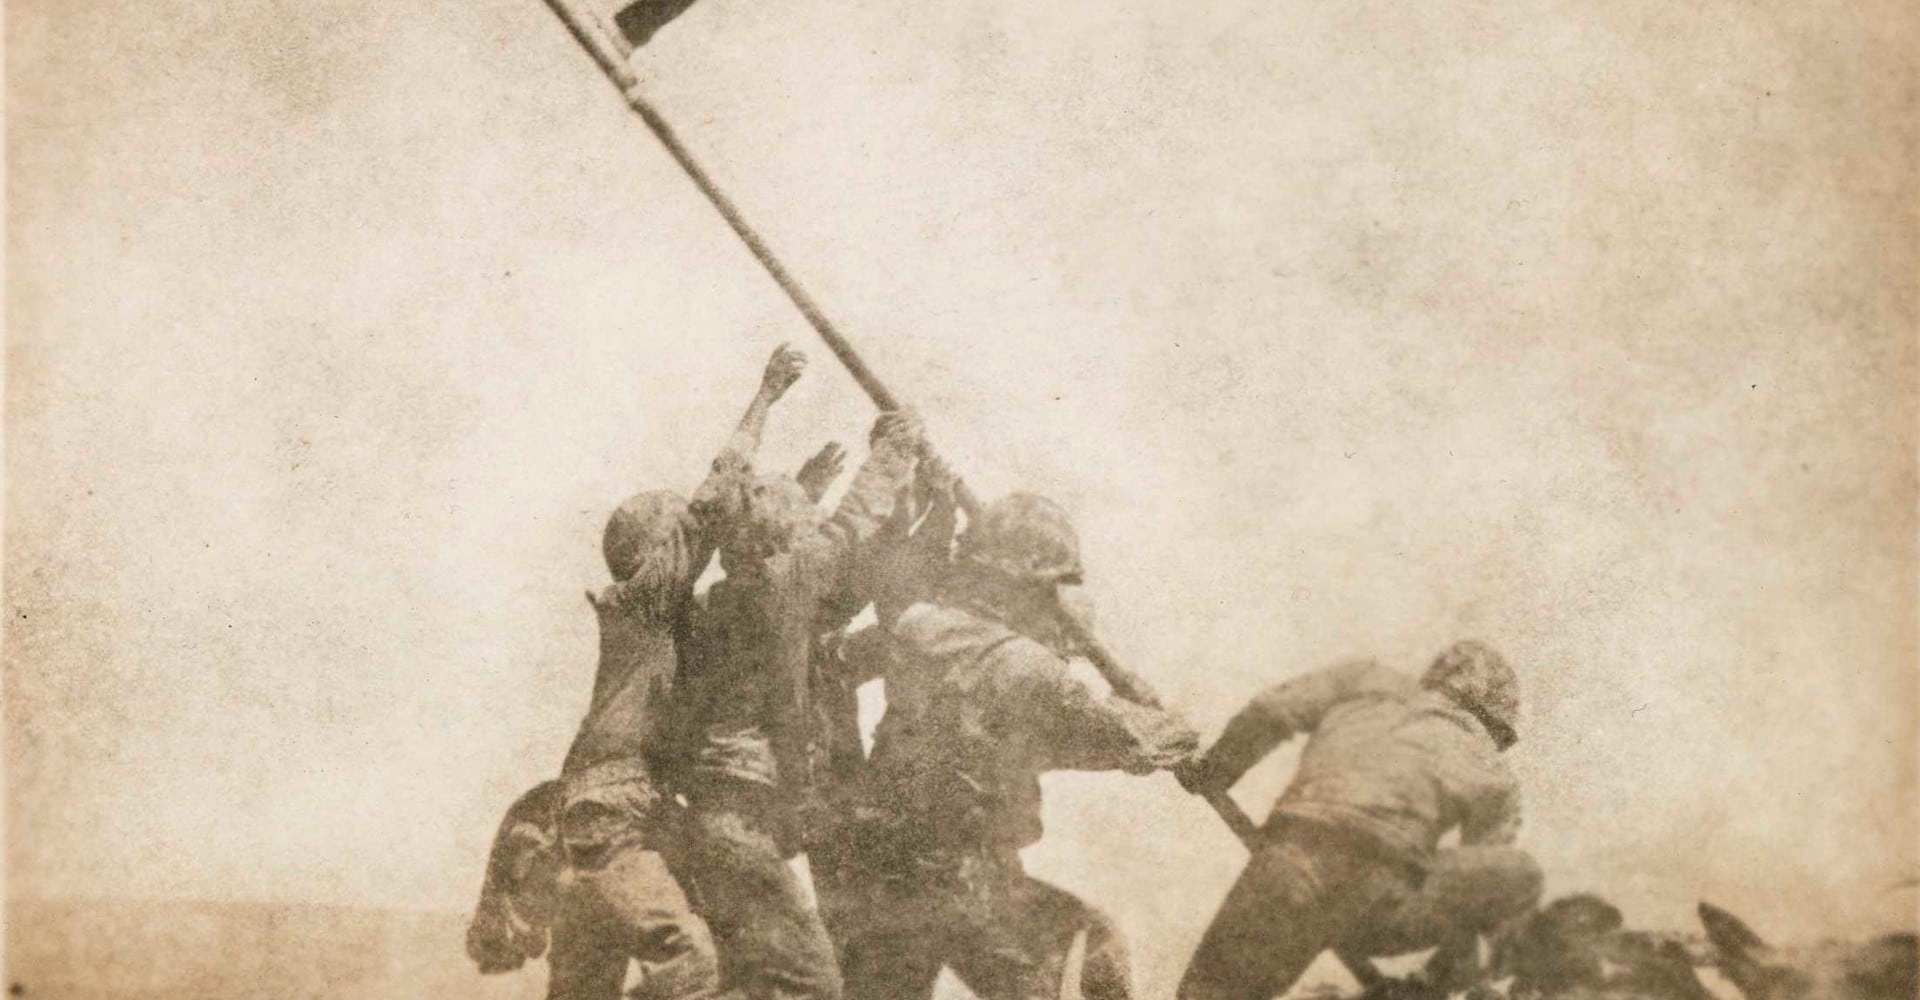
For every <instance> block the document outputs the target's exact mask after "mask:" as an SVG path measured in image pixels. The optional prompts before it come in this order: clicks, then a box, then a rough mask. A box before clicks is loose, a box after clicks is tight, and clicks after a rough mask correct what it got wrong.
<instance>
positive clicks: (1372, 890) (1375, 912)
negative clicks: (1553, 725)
mask: <svg viewBox="0 0 1920 1000" xmlns="http://www.w3.org/2000/svg"><path fill="white" fill-rule="evenodd" d="M1518 713H1519V689H1518V685H1517V682H1516V681H1515V679H1514V675H1513V671H1512V669H1511V668H1509V667H1508V666H1507V664H1506V662H1505V661H1504V660H1502V659H1501V658H1500V655H1499V654H1498V653H1496V652H1494V651H1493V650H1492V649H1491V648H1489V647H1487V646H1485V645H1483V644H1481V643H1478V642H1472V641H1466V642H1460V643H1457V644H1455V645H1454V646H1453V647H1452V648H1450V649H1448V650H1447V651H1446V652H1445V653H1442V654H1441V655H1440V657H1439V658H1438V659H1436V660H1434V662H1433V664H1432V666H1430V667H1429V668H1428V669H1427V672H1426V674H1425V675H1424V676H1423V677H1422V678H1421V679H1420V680H1419V681H1418V682H1416V681H1414V680H1413V679H1412V678H1410V677H1408V676H1406V675H1404V674H1401V673H1398V672H1396V671H1393V670H1389V669H1387V668H1386V667H1383V666H1380V665H1378V664H1376V663H1373V662H1371V661H1354V662H1348V663H1343V664H1339V665H1336V666H1333V667H1330V668H1327V669H1325V670H1321V671H1318V672H1316V673H1312V674H1308V675H1306V676H1305V677H1301V678H1299V679H1297V680H1293V681H1289V682H1287V683H1284V684H1280V685H1277V686H1275V687H1272V688H1269V689H1268V690H1267V691H1265V692H1263V693H1262V694H1261V695H1260V696H1259V697H1258V698H1255V699H1254V701H1253V703H1252V704H1251V705H1249V706H1247V708H1246V709H1244V710H1243V711H1241V713H1240V714H1239V715H1237V716H1235V717H1234V719H1233V721H1231V722H1230V723H1228V725H1227V728H1226V730H1225V731H1224V732H1223V733H1222V734H1221V736H1220V739H1219V741H1218V742H1216V743H1215V744H1214V745H1213V747H1212V749H1210V750H1208V751H1207V753H1206V754H1205V755H1204V757H1202V758H1200V759H1199V760H1198V761H1196V762H1195V763H1193V764H1191V765H1188V766H1185V767H1182V768H1181V769H1180V770H1179V771H1178V772H1177V773H1178V775H1179V777H1180V779H1181V783H1182V784H1184V785H1186V787H1187V788H1188V789H1189V790H1191V791H1194V792H1199V793H1204V792H1210V791H1224V790H1226V789H1228V788H1231V787H1232V786H1233V784H1234V783H1235V782H1237V781H1238V780H1239V779H1240V777H1241V775H1243V774H1245V773H1246V771H1247V770H1248V769H1249V768H1251V767H1252V766H1253V765H1254V764H1255V763H1257V762H1258V761H1259V760H1260V759H1261V758H1262V757H1265V756H1266V755H1267V754H1268V753H1269V752H1270V751H1272V750H1273V749H1274V748H1275V747H1277V746H1279V745H1280V744H1282V743H1284V742H1286V741H1287V740H1288V739H1290V738H1291V737H1292V736H1293V735H1294V734H1296V733H1312V734H1313V735H1312V737H1311V739H1309V741H1308V742H1307V746H1306V749H1305V751H1304V752H1303V753H1302V755H1301V758H1300V768H1299V772H1298V773H1297V774H1296V775H1295V777H1294V779H1293V783H1292V784H1291V785H1290V786H1289V787H1288V788H1287V791H1286V792H1285V793H1284V794H1283V795H1282V796H1281V798H1280V801H1279V802H1278V803H1277V804H1276V805H1275V807H1274V810H1273V815H1272V817H1271V818H1270V819H1269V820H1268V822H1267V826H1266V830H1265V835H1266V836H1265V843H1264V844H1263V845H1262V846H1260V847H1258V848H1257V849H1256V850H1255V851H1254V854H1253V857H1252V858H1251V859H1250V860H1249V861H1248V862H1247V867H1246V870H1245V871H1244V872H1243V873H1242V874H1241V876H1240V880H1239V881H1238V882H1237V883H1236V884H1235V885H1234V887H1233V889H1232V891H1231V892H1229V893H1228V895H1227V898H1226V900H1225V901H1224V902H1223V903H1221V904H1220V911H1219V913H1217V914H1216V915H1215V916H1214V918H1213V924H1212V926H1210V927H1208V928H1207V932H1206V935H1205V936H1204V937H1203V938H1202V939H1201V942H1200V948H1199V951H1198V952H1197V953H1196V954H1195V955H1194V957H1193V961H1192V963H1191V964H1190V965H1189V966H1188V967H1187V972H1186V976H1185V978H1184V979H1183V980H1182V982H1181V984H1180V991H1179V996H1180V997H1181V1000H1226V998H1233V1000H1268V998H1271V997H1277V996H1279V995H1281V994H1283V993H1285V992H1286V991H1287V990H1288V989H1289V988H1290V987H1291V986H1292V985H1293V984H1294V981H1295V980H1297V979H1298V978H1299V977H1300V974H1301V973H1302V972H1304V971H1306V968H1307V966H1308V965H1309V964H1310V963H1312V961H1313V960H1314V958H1315V957H1317V956H1318V955H1319V954H1320V953H1321V952H1322V951H1325V950H1326V949H1328V948H1333V949H1335V950H1336V952H1337V953H1338V954H1339V955H1340V956H1341V958H1342V959H1343V960H1344V961H1346V962H1347V963H1348V964H1349V966H1350V967H1354V971H1355V973H1356V974H1357V975H1359V976H1360V978H1362V979H1363V980H1370V979H1373V978H1374V977H1375V976H1377V973H1375V972H1374V971H1373V968H1372V965H1371V963H1370V962H1369V961H1367V959H1368V958H1369V957H1370V956H1378V955H1388V954H1399V953H1403V952H1410V951H1416V950H1423V949H1426V948H1433V947H1438V948H1439V949H1440V950H1439V952H1437V953H1436V955H1435V956H1434V959H1433V960H1432V961H1431V962H1430V963H1429V966H1428V978H1429V979H1430V980H1434V982H1433V983H1432V985H1435V986H1436V987H1438V988H1439V989H1440V990H1441V992H1442V994H1443V995H1444V992H1445V991H1446V989H1447V988H1448V987H1457V986H1459V985H1463V984H1462V983H1461V982H1460V980H1461V979H1465V980H1466V981H1469V982H1470V981H1471V977H1472V975H1473V972H1474V970H1473V968H1472V963H1473V961H1474V956H1475V954H1476V952H1477V940H1478V939H1477V935H1478V934H1480V933H1484V932H1487V931H1490V930H1492V929H1494V927H1495V926H1496V925H1498V924H1500V923H1501V922H1502V921H1504V920H1507V919H1509V918H1512V917H1515V916H1518V915H1520V914H1522V913H1524V912H1526V911H1527V910H1529V909H1531V908H1532V907H1533V906H1534V905H1535V904H1536V903H1537V902H1538V901H1539V898H1540V889H1541V875H1540V869H1539V866H1538V865H1536V864H1535V863H1534V861H1533V859H1532V858H1531V857H1529V856H1528V855H1527V854H1525V853H1524V852H1522V851H1520V850H1518V849H1516V848H1513V847H1510V846H1507V845H1510V844H1511V843H1512V841H1513V839H1514V836H1515V834H1516V833H1517V832H1518V829H1519V825H1520V796H1519V787H1518V785H1517V784H1516V783H1515V781H1514V778H1513V775H1512V773H1511V772H1510V771H1509V770H1508V769H1507V765H1506V762H1505V761H1504V760H1502V759H1501V757H1500V753H1501V751H1504V750H1505V749H1507V748H1508V747H1510V746H1512V745H1513V742H1514V738H1515V736H1514V724H1515V720H1516V717H1517V715H1518ZM1455 828H1457V829H1458V830H1459V833H1460V845H1461V846H1460V847H1459V848H1457V849H1454V850H1448V851H1437V850H1436V849H1437V847H1438V844H1439V842H1440V839H1441V837H1442V835H1444V834H1446V833H1447V832H1449V831H1450V830H1453V829H1455Z"/></svg>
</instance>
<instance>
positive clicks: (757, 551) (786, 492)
mask: <svg viewBox="0 0 1920 1000" xmlns="http://www.w3.org/2000/svg"><path fill="white" fill-rule="evenodd" d="M871 444H872V450H871V452H870V453H869V455H868V457H867V460H866V462H865V463H864V464H863V465H862V466H861V468H860V471H859V472H858V473H857V474H856V475H855V476H854V479H853V482H852V483H851V484H850V485H849V487H848V489H847V493H846V495H845V496H844V497H843V498H842V500H841V502H840V504H839V507H838V508H837V509H836V510H835V512H834V513H833V515H832V516H831V517H827V518H822V517H821V516H820V515H819V513H818V512H817V510H816V509H815V507H814V504H813V500H812V498H811V497H810V496H808V494H807V491H805V490H804V489H802V488H801V487H800V486H799V485H798V484H797V483H795V482H793V481H792V480H784V479H767V478H756V477H754V476H753V475H752V474H751V470H750V469H741V470H737V472H738V474H737V475H736V476H735V477H734V478H733V479H732V481H731V484H730V486H729V487H728V488H729V489H730V490H731V491H732V494H733V498H734V499H733V500H732V505H733V507H734V508H735V509H736V510H737V511H738V515H737V516H736V517H735V518H734V519H733V520H732V521H731V522H729V523H728V525H727V527H726V529H725V531H724V533H723V535H722V537H721V540H720V558H721V565H722V566H723V567H724V568H725V570H726V572H727V576H726V579H724V580H722V581H721V582H719V583H716V584H715V585H714V586H713V588H712V590H711V591H710V592H709V594H708V597H707V622H708V628H709V639H710V641H709V642H707V643H704V644H703V646H702V650H703V651H702V652H701V653H700V654H699V655H697V656H696V657H694V658H692V659H691V660H689V670H688V673H687V686H686V688H685V695H686V698H685V705H686V714H687V719H688V726H689V729H690V731H691V732H693V733H694V734H695V739H694V751H693V753H692V755H691V758H690V760H689V766H688V768H687V772H686V782H685V785H684V787H685V789H686V792H687V795H688V799H689V804H690V806H691V818H692V821H693V826H694V832H693V837H692V845H691V853H690V862H691V866H692V870H693V871H694V873H695V878H696V880H697V881H698V883H699V887H700V892H701V899H702V905H703V912H704V913H705V915H706V916H707V919H708V920H709V921H710V923H711V924H712V926H713V929H714V932H715V935H716V938H717V940H718V942H719V946H720V955H721V961H722V963H723V966H724V973H725V979H726V980H727V982H728V983H729V984H731V985H732V986H734V987H737V988H738V989H739V990H740V991H742V992H743V993H745V994H746V995H747V996H748V997H751V998H754V1000H764V998H775V997H779V998H786V997H806V998H823V1000H835V998H838V997H839V995H840V989H841V987H840V975H839V970H838V967H837V964H836V962H835V961H834V953H833V946H832V944H831V942H830V940H829V938H828V936H827V933H826V930H825V927H824V926H823V924H822V921H821V918H820V915H819V912H818V911H817V910H816V909H815V908H814V907H813V906H811V905H810V904H809V902H808V899H807V893H806V891H805V888H804V887H803V886H802V884H801V882H800V880H799V879H798V877H797V876H796V875H795V874H794V872H793V871H792V870H791V869H790V868H789V867H788V866H787V864H786V861H787V859H788V858H790V857H792V856H794V855H795V854H797V853H798V852H800V851H802V850H804V848H805V843H806V839H807V835H808V831H809V829H810V828H811V827H812V826H813V825H814V822H815V820H816V819H817V818H818V816H819V813H820V812H821V804H820V803H819V802H818V800H817V799H816V792H817V791H818V790H819V785H820V783H821V781H822V779H823V777H824V775H825V772H826V771H827V768H828V756H829V747H828V745H827V744H828V740H827V738H826V736H827V734H826V733H824V732H822V727H821V724H820V719H819V709H820V706H818V705H816V704H815V703H814V700H813V696H814V694H815V693H816V691H817V690H818V685H817V684H816V682H815V678H814V671H815V669H816V667H817V665H818V659H819V657H818V652H819V651H818V648H817V644H818V642H819V640H820V637H821V636H822V635H823V634H826V633H830V632H832V631H834V630H835V629H837V628H838V627H840V626H842V625H844V624H846V622H847V621H848V620H849V619H851V618H852V617H853V616H854V615H855V614H856V613H857V612H858V611H859V610H860V605H862V604H863V603H864V601H863V600H862V599H860V598H859V597H857V596H856V597H852V598H849V594H857V592H858V588H857V587H855V586H854V575H855V573H854V571H855V568H856V567H857V566H859V565H861V564H862V562H863V553H864V551H865V549H866V548H867V547H868V546H869V544H870V543H871V542H872V541H873V540H874V538H875V537H876V536H877V535H878V534H879V532H880V529H881V527H882V525H883V524H885V523H886V522H887V520H888V519H889V517H890V515H891V514H892V512H893V506H894V503H895V500H896V498H897V496H898V495H899V494H900V492H901V491H902V489H903V487H904V486H905V485H906V482H907V477H908V475H909V474H910V473H911V472H912V470H913V466H914V462H915V461H916V459H917V458H918V456H919V454H920V452H921V450H922V448H923V443H922V440H921V432H920V428H919V423H918V420H917V419H916V418H913V417H912V416H911V415H909V414H903V413H886V414H882V415H881V417H880V419H879V420H878V421H877V422H876V423H875V426H874V432H873V435H872V440H871Z"/></svg>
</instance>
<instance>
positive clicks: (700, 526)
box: [690, 344, 807, 577]
mask: <svg viewBox="0 0 1920 1000" xmlns="http://www.w3.org/2000/svg"><path fill="white" fill-rule="evenodd" d="M806 368H807V356H806V354H805V353H803V352H801V351H799V350H796V349H794V348H792V347H789V346H788V345H786V344H781V345H780V346H779V347H776V348H774V351H773V356H772V357H769V358H768V359H767V366H766V368H765V369H764V370H763V371H762V372H761V373H760V387H759V388H758V389H756V390H755V391H754V394H753V399H752V400H750V401H749V402H748V403H747V410H746V412H745V413H743V414H741V415H740V422H739V423H738V424H737V425H735V427H734V429H733V435H732V436H731V437H729V438H727V443H726V444H725V445H724V446H722V447H721V449H720V454H719V455H716V456H715V457H714V459H713V468H712V470H711V471H710V472H708V474H707V478H706V481H705V482H702V483H701V484H700V488H699V489H698V490H696V491H695V492H694V494H693V503H692V504H691V505H690V506H691V509H692V511H693V517H694V524H695V531H694V533H693V534H694V545H693V549H694V551H693V559H692V560H691V562H692V566H693V569H692V573H693V575H694V576H695V577H698V576H699V575H700V574H701V573H702V572H704V571H705V570H706V566H707V562H708V561H709V560H710V559H712V558H713V550H714V547H715V546H716V545H717V544H718V543H719V539H720V533H721V527H722V526H723V525H725V524H729V523H733V522H735V521H737V519H738V518H739V516H740V515H741V513H742V512H744V511H745V510H746V506H747V498H748V497H749V496H750V495H751V494H752V491H753V458H754V455H755V453H757V452H758V451H759V450H760V438H761V436H762V435H763V434H764V433H765V432H766V429H767V414H768V413H769V412H771V411H772V409H773V404H775V403H777V402H779V401H780V397H782V396H784V395H786V393H787V390H788V389H791V388H793V384H794V383H795V382H798V381H799V380H800V375H801V373H803V372H805V371H806Z"/></svg>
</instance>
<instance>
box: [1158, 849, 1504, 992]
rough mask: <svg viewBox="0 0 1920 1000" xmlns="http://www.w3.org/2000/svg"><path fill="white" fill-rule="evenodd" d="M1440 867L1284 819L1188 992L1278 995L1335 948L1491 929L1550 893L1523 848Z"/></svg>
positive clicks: (1185, 983)
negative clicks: (1424, 867)
mask: <svg viewBox="0 0 1920 1000" xmlns="http://www.w3.org/2000/svg"><path fill="white" fill-rule="evenodd" d="M1430 871H1431V874H1430V876H1429V877H1427V878H1426V879H1424V880H1422V879H1421V877H1420V876H1419V874H1418V873H1417V872H1415V871H1414V870H1412V869H1410V868H1409V867H1407V866H1404V865H1400V864H1396V863H1394V862H1393V861H1391V860H1388V859H1387V858H1386V857H1384V856H1383V855H1382V854H1381V853H1380V852H1379V851H1377V850H1374V849H1371V848H1370V847H1369V846H1368V845H1367V844H1366V842H1365V841H1363V840H1362V839H1361V838H1358V837H1355V836H1351V835H1347V834H1345V833H1344V832H1343V831H1339V830H1333V829H1330V828H1326V827H1321V826H1317V825H1313V824H1306V823H1288V822H1282V823H1280V824H1278V825H1277V827H1276V828H1274V829H1273V830H1272V831H1271V832H1270V833H1269V834H1268V840H1267V842H1266V843H1265V844H1264V845H1263V846H1262V847H1261V848H1260V849H1259V850H1258V851H1256V852H1255V854H1254V855H1253V857H1252V858H1251V859H1249V860H1248V862H1247V867H1246V870H1245V871H1244V872H1242V873H1241V875H1240V880H1239V881H1238V882H1236V883H1235V884H1234V886H1233V888H1232V889H1231V890H1230V891H1229V892H1228V893H1227V898H1226V900H1225V901H1224V902H1222V903H1221V904H1220V910H1219V912H1218V913H1216V914H1215V915H1214V918H1213V923H1212V925H1211V926H1209V927H1208V928H1207V931H1206V934H1205V935H1204V936H1203V937H1202V938H1201V940H1200V948H1199V950H1198V951H1197V952H1196V953H1195V954H1194V956H1193V961H1192V962H1191V963H1190V964H1189V965H1188V966H1187V972H1186V976H1185V977H1184V978H1183V979H1182V980H1181V982H1180V990H1179V994H1178V995H1179V997H1180V1000H1270V998H1272V997H1277V996H1279V995H1281V994H1282V993H1285V992H1286V991H1287V990H1288V989H1289V988H1291V987H1292V986H1293V984H1294V982H1295V981H1296V980H1298V979H1299V978H1300V974H1301V973H1303V972H1305V971H1306V969H1307V966H1308V965H1310V964H1312V963H1313V960H1314V959H1315V958H1317V957H1319V955H1320V953H1321V952H1323V951H1325V950H1327V949H1328V948H1336V947H1337V948H1339V949H1340V951H1341V952H1342V953H1343V954H1350V955H1367V956H1378V955H1390V954H1400V953H1404V952H1408V951H1417V950H1422V949H1424V948H1430V947H1435V946H1441V947H1443V949H1444V948H1445V947H1446V946H1447V945H1449V944H1451V943H1453V942H1458V941H1460V940H1463V939H1464V940H1465V941H1467V942H1468V943H1471V942H1472V941H1473V935H1475V934H1478V933H1481V932H1483V931H1486V930H1491V929H1492V928H1493V927H1494V926H1496V925H1497V924H1499V923H1500V922H1501V921H1502V920H1505V919H1507V918H1509V917H1512V916H1515V915H1517V914H1519V913H1522V912H1525V911H1526V910H1527V909H1529V908H1530V907H1532V906H1533V905H1534V903H1536V902H1537V901H1538V900H1539V897H1540V885H1541V882H1540V869H1539V867H1538V866H1537V865H1536V864H1534V862H1533V860H1532V859H1531V858H1529V857H1528V856H1527V855H1526V854H1525V853H1524V852H1521V851H1518V850H1515V849H1512V848H1461V849H1458V850H1454V851H1443V852H1440V856H1439V857H1437V858H1436V860H1435V862H1434V864H1433V867H1432V868H1431V869H1430Z"/></svg>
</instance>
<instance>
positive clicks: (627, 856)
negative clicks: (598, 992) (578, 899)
mask: <svg viewBox="0 0 1920 1000" xmlns="http://www.w3.org/2000/svg"><path fill="white" fill-rule="evenodd" d="M591 878H592V879H593V880H594V882H596V883H597V885H598V889H599V892H598V895H599V897H600V902H601V903H602V905H604V906H605V907H606V908H607V911H608V916H609V918H610V919H609V923H610V924H611V926H612V929H613V931H614V933H615V934H617V935H618V943H619V944H620V945H621V946H622V947H623V948H624V949H625V951H626V952H627V953H629V954H631V955H632V956H633V957H634V959H636V960H637V961H638V962H639V963H640V973H641V981H640V985H639V986H638V987H636V988H635V989H634V991H633V992H632V993H631V994H630V996H631V997H632V998H633V1000H706V998H709V997H712V996H714V995H715V994H716V993H718V991H719V989H720V962H719V958H718V956H717V955H716V954H715V951H714V945H713V936H712V934H711V933H710V932H709V931H708V929H707V924H706V921H704V920H702V919H700V918H699V917H698V916H696V915H694V912H693V908H692V907H691V906H690V905H688V902H687V896H686V893H685V892H683V891H682V890H681V888H680V883H679V882H678V881H677V880H675V879H674V877H673V875H672V874H671V873H669V872H668V870H667V863H666V861H665V859H663V858H662V857H661V856H660V855H659V854H657V853H655V852H653V851H648V850H643V849H639V848H627V849H624V850H619V851H616V853H615V854H614V855H613V857H612V858H611V859H610V860H609V861H608V863H607V865H606V867H605V868H604V869H603V870H601V871H599V872H596V873H594V874H593V875H592V876H591Z"/></svg>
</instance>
